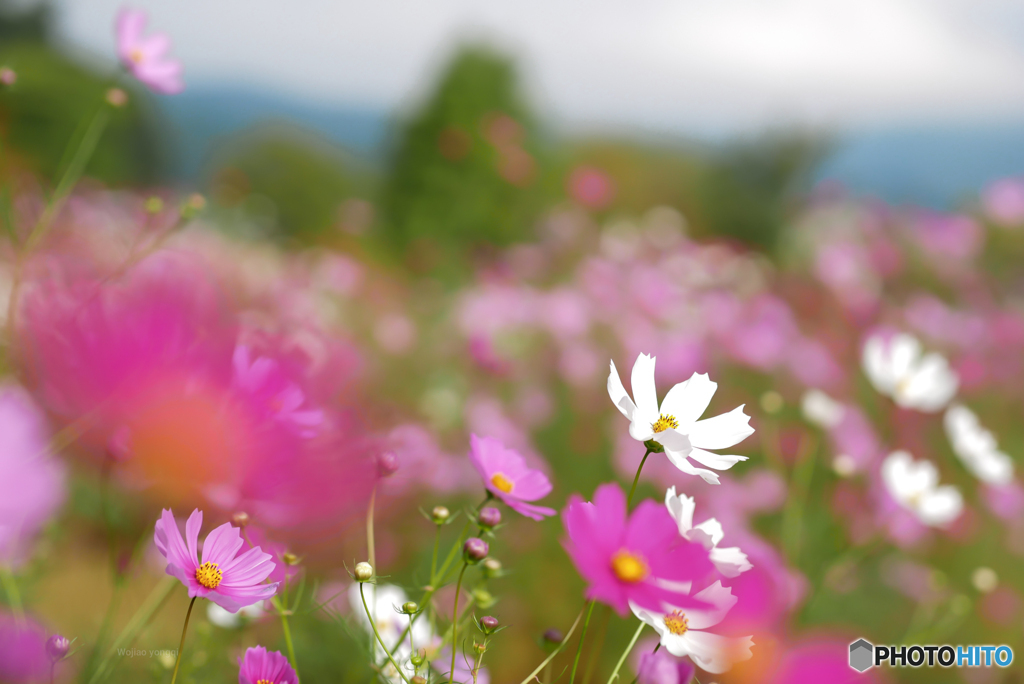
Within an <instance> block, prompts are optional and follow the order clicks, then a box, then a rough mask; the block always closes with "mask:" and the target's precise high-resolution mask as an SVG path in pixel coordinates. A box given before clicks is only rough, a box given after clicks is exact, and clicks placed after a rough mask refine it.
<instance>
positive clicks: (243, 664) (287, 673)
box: [238, 646, 299, 684]
mask: <svg viewBox="0 0 1024 684" xmlns="http://www.w3.org/2000/svg"><path fill="white" fill-rule="evenodd" d="M298 682H299V678H298V677H297V676H296V675H295V670H293V669H292V666H291V665H289V664H288V659H287V658H285V657H284V656H283V655H281V652H280V651H268V650H267V649H265V648H263V647H262V646H257V647H256V648H247V649H246V650H245V657H243V658H239V659H238V684H298Z"/></svg>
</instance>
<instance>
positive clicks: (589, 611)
mask: <svg viewBox="0 0 1024 684" xmlns="http://www.w3.org/2000/svg"><path fill="white" fill-rule="evenodd" d="M587 603H589V604H590V606H589V607H588V608H587V619H586V620H584V621H583V632H581V633H580V643H579V646H577V647H576V659H575V660H573V662H572V674H571V675H570V676H569V684H573V682H575V681H576V667H577V666H578V665H579V664H580V653H582V652H583V642H584V641H586V639H587V628H588V627H590V616H591V615H593V614H594V602H593V601H588V602H587Z"/></svg>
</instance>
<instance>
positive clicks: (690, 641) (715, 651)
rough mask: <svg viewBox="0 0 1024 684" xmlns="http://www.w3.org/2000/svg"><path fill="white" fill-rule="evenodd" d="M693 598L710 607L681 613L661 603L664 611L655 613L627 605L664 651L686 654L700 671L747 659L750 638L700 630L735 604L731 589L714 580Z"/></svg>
mask: <svg viewBox="0 0 1024 684" xmlns="http://www.w3.org/2000/svg"><path fill="white" fill-rule="evenodd" d="M696 598H698V599H702V600H704V601H707V602H708V603H710V604H711V608H709V609H707V610H694V609H689V610H686V611H685V612H684V611H682V610H676V609H674V608H673V607H672V606H665V609H666V610H667V611H668V612H666V613H657V612H654V611H650V610H645V609H643V608H640V607H639V606H637V605H635V604H633V603H630V606H629V607H630V608H631V609H632V611H633V614H634V615H636V617H637V619H639V620H641V621H642V622H645V623H647V624H648V625H650V626H651V627H653V628H654V631H656V632H657V633H658V636H659V637H660V638H661V645H662V646H664V647H665V650H667V651H668V652H669V653H671V654H672V655H674V656H676V657H679V658H683V657H689V658H690V660H692V661H693V662H694V663H695V664H696V665H697V666H698V667H699V668H701V669H702V670H705V671H707V672H711V673H712V674H721V673H722V672H726V671H727V670H729V669H730V668H732V666H733V665H734V664H736V663H738V662H740V661H743V660H749V659H750V657H751V655H752V653H751V652H750V647H751V646H753V645H754V640H753V638H751V637H749V636H745V637H725V636H721V635H718V634H712V633H710V632H706V631H704V630H706V629H707V628H708V627H714V626H715V625H717V624H718V623H719V622H721V621H722V620H723V619H724V618H725V615H726V613H728V612H729V610H730V609H731V608H732V607H733V606H734V605H736V601H737V599H736V597H735V596H733V595H732V590H731V589H729V588H728V587H723V586H722V583H721V582H715V583H714V584H712V585H711V586H710V587H708V588H707V589H705V590H703V591H701V592H699V593H698V594H697V595H696Z"/></svg>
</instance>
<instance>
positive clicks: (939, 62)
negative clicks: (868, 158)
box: [28, 0, 1024, 132]
mask: <svg viewBox="0 0 1024 684" xmlns="http://www.w3.org/2000/svg"><path fill="white" fill-rule="evenodd" d="M28 1H30V0H28ZM57 4H58V6H59V7H60V8H61V14H60V31H61V34H62V35H63V36H64V38H65V40H68V41H71V42H73V43H74V44H76V45H78V46H81V47H83V48H86V49H88V50H90V51H92V52H95V53H97V54H112V52H113V47H112V44H113V32H112V25H113V19H114V16H115V15H116V12H117V9H118V8H119V7H120V5H121V2H119V0H58V2H57ZM132 6H135V7H142V8H145V9H147V10H149V12H150V14H151V24H152V26H153V27H155V28H158V29H159V30H162V31H165V32H167V33H169V34H170V35H171V36H172V38H173V39H174V40H175V52H176V54H177V55H178V56H179V57H180V58H181V59H182V60H183V61H184V63H185V65H186V77H187V79H189V80H191V81H192V82H194V83H196V82H203V83H210V82H212V81H218V80H228V79H231V80H243V81H245V82H248V83H250V84H252V85H256V86H259V87H261V88H264V87H265V88H266V89H268V90H273V91H279V92H284V93H293V94H297V95H300V96H303V97H307V98H311V99H320V100H323V101H327V102H332V103H359V104H370V105H374V106H384V107H389V108H390V107H396V106H402V105H403V104H407V103H409V102H410V101H413V100H414V99H415V97H416V96H417V95H418V94H419V93H420V92H422V89H423V88H424V87H425V84H429V83H430V77H431V76H432V75H433V74H434V73H435V72H436V70H437V68H438V67H439V65H440V64H441V63H443V61H444V59H445V57H447V56H448V55H449V54H450V53H451V50H452V49H453V46H454V45H456V44H457V43H458V42H459V41H460V40H462V39H464V38H467V37H479V36H485V37H487V38H488V39H489V40H491V41H493V42H495V43H497V44H498V45H500V46H503V47H504V48H506V49H507V50H509V51H511V52H512V53H514V54H515V55H517V56H518V57H519V58H520V61H521V64H522V68H523V73H524V77H525V81H526V86H527V88H528V92H529V93H530V94H531V96H532V97H533V99H534V101H535V103H536V104H537V106H538V107H539V108H540V109H541V111H542V112H544V113H546V114H547V115H548V116H549V117H551V118H552V119H554V120H556V121H560V122H562V123H567V124H575V123H585V124H627V125H630V126H633V127H637V126H641V127H650V128H654V129H659V130H665V129H668V130H680V131H700V130H703V131H711V132H715V131H723V132H736V131H744V130H751V129H754V130H756V129H759V128H762V127H765V126H778V125H788V124H793V123H804V124H806V123H812V124H815V125H823V126H830V127H835V126H839V127H846V126H864V125H874V124H879V123H881V124H891V123H908V122H909V123H921V122H943V123H944V122H949V121H969V122H979V121H980V122H984V121H1000V122H1006V121H1018V120H1020V121H1024V1H1022V0H699V1H698V0H620V1H614V2H613V1H610V0H476V1H470V0H422V1H421V0H413V1H405V2H400V1H398V0H363V1H361V2H350V1H349V0H136V1H135V2H134V3H132Z"/></svg>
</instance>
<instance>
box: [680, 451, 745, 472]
mask: <svg viewBox="0 0 1024 684" xmlns="http://www.w3.org/2000/svg"><path fill="white" fill-rule="evenodd" d="M689 455H690V458H692V459H693V460H695V461H697V462H698V463H700V464H701V465H706V466H707V467H708V468H714V469H715V470H728V469H729V468H732V467H733V466H734V465H736V464H737V463H739V462H740V461H746V460H747V457H746V456H733V455H723V454H713V453H711V452H710V451H704V450H703V449H693V450H692V451H690V454H689Z"/></svg>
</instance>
